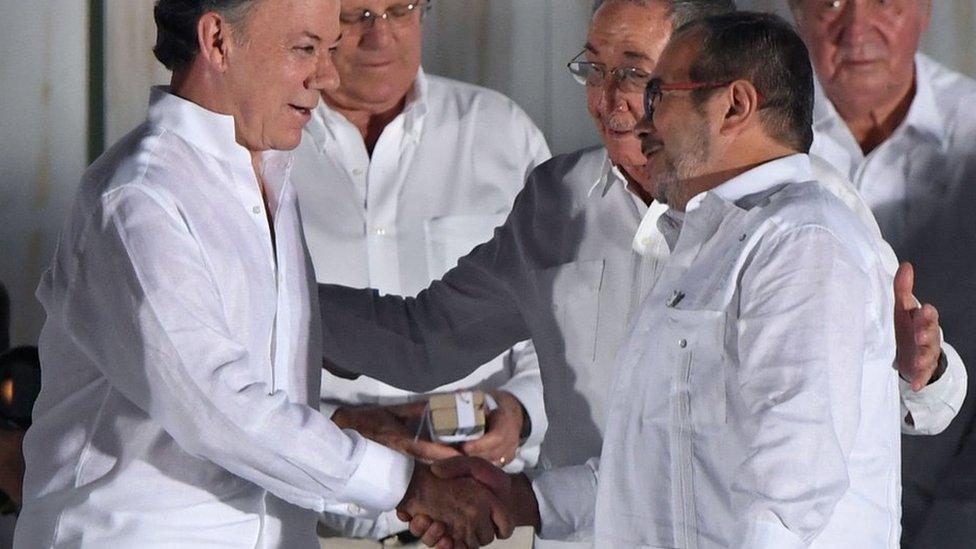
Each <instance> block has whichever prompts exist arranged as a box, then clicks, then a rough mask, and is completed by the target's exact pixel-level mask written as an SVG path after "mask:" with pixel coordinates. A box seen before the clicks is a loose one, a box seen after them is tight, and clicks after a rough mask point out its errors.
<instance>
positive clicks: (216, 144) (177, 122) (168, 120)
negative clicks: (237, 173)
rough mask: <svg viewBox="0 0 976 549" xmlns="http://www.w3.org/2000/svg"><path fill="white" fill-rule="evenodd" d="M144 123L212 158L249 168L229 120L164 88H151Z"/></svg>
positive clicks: (249, 164) (232, 124)
mask: <svg viewBox="0 0 976 549" xmlns="http://www.w3.org/2000/svg"><path fill="white" fill-rule="evenodd" d="M148 120H149V123H150V124H153V125H155V126H159V127H160V128H163V129H165V130H167V131H171V132H173V133H174V134H176V135H178V136H180V138H181V139H183V140H184V141H186V142H187V143H189V144H190V145H192V146H194V147H195V148H197V149H200V150H202V151H204V152H205V153H207V154H209V155H211V156H213V157H215V158H219V159H220V160H223V161H226V162H230V163H231V164H234V165H238V164H242V165H246V166H251V154H250V153H249V152H248V150H247V149H245V148H244V147H242V146H241V145H239V144H238V143H237V134H236V130H235V128H234V117H233V116H230V115H226V114H219V113H216V112H213V111H210V110H207V109H205V108H203V107H201V106H200V105H197V104H196V103H194V102H192V101H188V100H186V99H183V98H182V97H179V96H176V95H173V94H172V93H171V92H170V90H169V87H168V86H154V87H153V88H152V90H151V91H150V94H149V114H148Z"/></svg>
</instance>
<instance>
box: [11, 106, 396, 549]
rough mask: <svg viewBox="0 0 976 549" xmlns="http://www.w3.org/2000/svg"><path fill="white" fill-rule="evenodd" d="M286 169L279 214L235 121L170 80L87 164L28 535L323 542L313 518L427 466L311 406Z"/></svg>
mask: <svg viewBox="0 0 976 549" xmlns="http://www.w3.org/2000/svg"><path fill="white" fill-rule="evenodd" d="M290 165H291V160H290V156H289V155H287V154H284V153H275V152H269V153H266V154H264V156H263V159H262V176H263V180H264V182H265V188H266V191H267V192H266V194H267V200H268V207H269V208H270V212H269V211H266V210H265V205H264V201H263V200H262V194H261V189H260V188H259V184H258V181H257V178H256V177H255V173H254V170H253V168H252V164H251V156H250V154H249V153H248V152H247V151H246V150H245V149H244V148H243V147H240V146H239V145H237V144H236V143H235V130H234V120H233V118H231V117H229V116H224V115H218V114H215V113H213V112H210V111H207V110H205V109H203V108H201V107H199V106H198V105H196V104H194V103H191V102H189V101H186V100H183V99H181V98H178V97H176V96H174V95H171V94H169V93H168V92H167V91H166V90H165V88H157V89H154V90H153V92H152V97H151V99H150V106H149V115H148V120H147V122H146V123H144V124H143V125H142V126H140V127H139V128H138V129H136V130H135V131H133V132H132V133H131V134H129V135H128V136H127V137H125V138H124V139H123V140H122V141H121V142H120V143H118V144H117V145H115V146H114V147H112V148H111V149H110V150H109V151H108V152H106V153H105V154H104V155H103V156H102V157H101V158H100V159H99V160H98V161H96V162H95V163H94V164H93V165H92V167H91V168H90V169H89V170H88V172H87V173H86V175H85V177H84V179H83V181H82V184H81V187H80V189H79V194H78V197H77V199H76V202H75V207H74V209H73V212H72V214H71V216H70V218H69V219H68V222H67V224H66V226H65V229H64V231H63V233H62V236H61V240H60V242H59V246H58V251H57V252H56V255H55V257H54V260H53V263H52V265H51V267H50V269H49V270H48V271H47V272H46V273H45V275H44V277H43V279H42V281H41V284H40V286H39V288H38V291H37V295H38V298H39V299H40V301H41V303H42V304H43V305H44V307H45V309H46V311H47V322H46V324H45V326H44V329H43V331H42V333H41V338H40V343H39V348H40V354H41V363H42V372H43V375H44V384H43V387H42V390H41V394H40V396H39V398H38V400H37V403H36V405H35V408H34V423H33V426H32V427H31V429H30V430H29V431H28V432H27V436H26V438H25V440H24V453H25V461H26V463H27V475H26V479H25V484H24V509H23V513H22V514H21V516H20V521H19V523H18V525H17V534H16V536H17V537H16V540H17V541H16V544H17V545H18V546H19V547H25V548H26V547H32V548H33V547H140V548H144V547H214V546H227V547H289V548H291V547H317V542H316V540H315V537H314V518H315V514H314V513H313V511H322V510H323V509H326V508H327V507H330V506H331V508H333V509H339V508H340V507H341V508H343V509H346V508H347V504H348V510H349V511H350V512H360V511H363V510H365V511H373V512H378V511H380V510H386V509H390V508H392V507H393V506H395V505H396V504H397V503H398V501H399V500H400V499H401V498H402V496H403V493H404V491H405V490H406V486H407V483H408V482H409V478H410V475H411V472H412V461H411V460H409V459H408V458H406V457H405V456H403V455H401V454H398V453H396V452H393V451H391V450H389V449H387V448H385V447H383V446H381V445H378V444H375V443H372V442H370V441H368V440H366V439H364V438H362V437H360V436H359V435H357V434H355V433H344V432H342V431H341V430H339V429H338V428H337V427H336V426H335V425H334V424H333V423H332V422H330V421H329V420H328V419H327V418H325V417H323V416H322V415H321V414H320V413H319V412H318V411H317V410H316V409H315V406H316V405H317V402H318V388H319V375H320V374H319V372H320V360H319V358H318V357H319V356H320V353H321V349H320V340H319V336H318V329H317V327H316V326H317V323H318V303H317V301H316V300H314V299H312V297H313V292H314V291H315V290H314V279H313V277H312V270H311V263H310V261H309V259H308V255H307V252H306V250H305V244H304V240H303V238H302V233H301V226H300V222H299V214H298V205H297V202H296V198H295V193H294V190H293V188H292V187H291V185H290V184H289V182H288V176H289V170H290ZM269 217H270V218H271V219H272V220H273V223H274V238H272V233H271V230H270V228H269ZM340 503H341V505H340Z"/></svg>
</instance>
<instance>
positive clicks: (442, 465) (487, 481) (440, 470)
mask: <svg viewBox="0 0 976 549" xmlns="http://www.w3.org/2000/svg"><path fill="white" fill-rule="evenodd" d="M430 470H431V472H433V473H434V474H435V475H437V476H438V477H441V478H456V477H471V478H473V479H475V480H477V481H478V482H480V483H481V484H484V485H485V486H487V487H488V489H489V490H491V491H492V492H493V493H494V494H495V495H496V496H497V497H499V498H501V499H506V498H507V497H508V496H509V495H510V493H511V490H512V481H511V479H510V478H509V477H508V474H506V473H505V472H504V471H502V470H501V469H499V468H498V467H495V466H494V465H492V464H491V463H489V462H487V461H485V460H483V459H481V458H472V457H464V456H462V457H456V458H451V459H446V460H443V461H438V462H436V463H434V464H433V465H431V466H430Z"/></svg>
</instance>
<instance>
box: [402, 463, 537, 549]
mask: <svg viewBox="0 0 976 549" xmlns="http://www.w3.org/2000/svg"><path fill="white" fill-rule="evenodd" d="M397 516H398V517H399V518H400V520H403V521H406V522H409V523H410V531H411V532H412V533H413V534H414V535H415V536H418V537H419V538H420V540H421V541H422V542H423V543H424V544H425V545H427V546H429V547H437V548H438V549H469V548H470V549H474V548H476V547H481V546H483V545H487V544H489V543H491V542H492V541H494V539H495V538H496V537H497V538H501V539H505V538H508V537H509V536H511V535H512V532H513V531H514V529H515V527H516V526H534V527H536V528H538V526H539V511H538V504H537V502H536V499H535V494H534V493H533V491H532V485H531V483H530V482H529V480H528V478H526V477H525V475H521V474H520V475H512V476H509V475H508V474H506V473H505V472H504V471H502V470H501V469H499V468H497V467H495V466H494V465H492V464H491V463H488V462H487V461H485V460H483V459H480V458H472V457H465V456H460V457H454V458H449V459H447V460H443V461H438V462H436V463H434V464H432V465H429V466H428V465H426V464H422V463H417V464H416V466H415V468H414V474H413V478H411V480H410V486H409V487H408V488H407V492H406V494H405V495H404V497H403V500H402V501H401V502H400V504H399V505H398V506H397Z"/></svg>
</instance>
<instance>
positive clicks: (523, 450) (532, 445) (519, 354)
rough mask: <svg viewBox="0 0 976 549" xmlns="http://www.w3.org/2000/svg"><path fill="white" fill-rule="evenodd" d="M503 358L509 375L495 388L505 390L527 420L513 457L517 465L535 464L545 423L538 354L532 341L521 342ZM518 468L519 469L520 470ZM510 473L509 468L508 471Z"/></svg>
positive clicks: (523, 466) (546, 422) (545, 428)
mask: <svg viewBox="0 0 976 549" xmlns="http://www.w3.org/2000/svg"><path fill="white" fill-rule="evenodd" d="M506 360H507V361H509V363H510V364H511V368H510V369H511V371H512V377H511V378H509V380H508V381H506V382H505V383H503V384H502V385H501V387H499V389H501V390H503V391H508V392H509V393H511V394H512V396H514V397H515V398H517V399H518V401H519V402H520V403H521V404H522V407H523V408H525V414H526V416H528V419H529V422H530V423H531V429H530V430H529V435H528V436H527V437H526V438H525V440H523V441H522V444H521V445H520V446H519V449H518V456H517V458H518V459H519V460H521V461H522V463H521V468H528V467H535V464H536V462H537V461H538V459H539V448H540V445H541V444H542V439H543V438H545V435H546V430H547V429H548V427H549V422H548V420H547V419H546V406H545V402H544V400H543V397H542V375H541V373H540V372H539V357H538V355H536V352H535V345H533V344H532V341H523V342H521V343H518V344H516V345H515V346H514V347H512V350H511V351H510V352H509V353H508V356H507V357H506ZM521 468H520V469H521ZM506 470H507V468H506ZM510 472H511V471H510Z"/></svg>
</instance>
